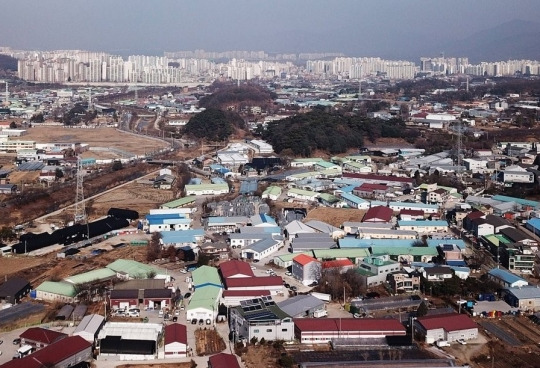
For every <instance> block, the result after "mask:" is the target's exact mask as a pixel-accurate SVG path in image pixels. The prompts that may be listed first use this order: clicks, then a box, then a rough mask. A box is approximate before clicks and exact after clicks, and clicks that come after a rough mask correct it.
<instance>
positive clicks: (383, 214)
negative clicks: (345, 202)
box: [362, 206, 394, 222]
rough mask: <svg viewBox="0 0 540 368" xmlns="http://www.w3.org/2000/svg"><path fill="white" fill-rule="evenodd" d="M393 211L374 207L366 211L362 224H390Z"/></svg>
mask: <svg viewBox="0 0 540 368" xmlns="http://www.w3.org/2000/svg"><path fill="white" fill-rule="evenodd" d="M393 214H394V211H392V209H391V208H388V207H384V206H375V207H371V208H370V209H369V210H367V212H366V214H365V215H364V218H363V219H362V222H390V221H391V220H392V215H393Z"/></svg>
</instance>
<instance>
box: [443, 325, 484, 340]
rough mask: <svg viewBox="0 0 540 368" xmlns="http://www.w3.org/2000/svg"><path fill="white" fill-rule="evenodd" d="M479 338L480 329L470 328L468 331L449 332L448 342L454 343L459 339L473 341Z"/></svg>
mask: <svg viewBox="0 0 540 368" xmlns="http://www.w3.org/2000/svg"><path fill="white" fill-rule="evenodd" d="M477 337H478V328H470V329H467V330H458V331H452V332H448V333H447V334H446V341H448V342H453V341H457V340H459V339H464V340H471V339H476V338H477Z"/></svg>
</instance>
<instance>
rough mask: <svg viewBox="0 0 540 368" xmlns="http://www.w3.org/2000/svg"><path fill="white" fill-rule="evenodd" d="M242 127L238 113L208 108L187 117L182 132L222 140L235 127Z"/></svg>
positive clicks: (210, 139) (227, 136)
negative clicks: (187, 119) (189, 117)
mask: <svg viewBox="0 0 540 368" xmlns="http://www.w3.org/2000/svg"><path fill="white" fill-rule="evenodd" d="M244 127H245V124H244V121H243V120H242V118H241V117H240V116H239V115H238V114H236V113H234V112H231V111H222V110H218V109H214V108H209V109H206V110H205V111H202V112H200V113H198V114H196V115H195V116H193V117H192V118H191V119H189V121H188V123H187V124H186V126H185V127H184V133H185V134H187V135H189V136H191V137H195V138H206V139H207V140H209V141H223V140H225V139H227V138H229V137H230V135H231V134H233V132H234V130H235V129H236V128H244Z"/></svg>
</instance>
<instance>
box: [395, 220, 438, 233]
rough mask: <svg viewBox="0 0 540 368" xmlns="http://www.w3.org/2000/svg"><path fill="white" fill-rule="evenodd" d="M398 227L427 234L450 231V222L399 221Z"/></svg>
mask: <svg viewBox="0 0 540 368" xmlns="http://www.w3.org/2000/svg"><path fill="white" fill-rule="evenodd" d="M398 227H399V229H400V230H411V231H417V232H418V233H422V234H427V233H434V232H441V231H448V222H447V221H446V220H435V221H428V220H422V221H398Z"/></svg>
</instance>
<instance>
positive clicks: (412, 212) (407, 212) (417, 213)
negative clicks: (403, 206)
mask: <svg viewBox="0 0 540 368" xmlns="http://www.w3.org/2000/svg"><path fill="white" fill-rule="evenodd" d="M399 214H400V215H409V216H424V211H422V210H401V211H399Z"/></svg>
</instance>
